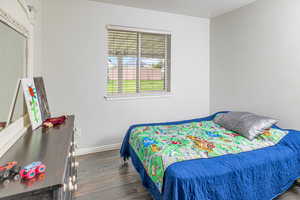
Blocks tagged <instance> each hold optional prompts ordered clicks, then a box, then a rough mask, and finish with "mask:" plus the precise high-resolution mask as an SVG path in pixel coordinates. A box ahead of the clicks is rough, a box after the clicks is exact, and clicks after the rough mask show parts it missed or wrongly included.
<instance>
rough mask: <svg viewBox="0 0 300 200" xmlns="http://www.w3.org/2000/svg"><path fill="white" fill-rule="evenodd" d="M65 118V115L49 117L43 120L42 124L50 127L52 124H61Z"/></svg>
mask: <svg viewBox="0 0 300 200" xmlns="http://www.w3.org/2000/svg"><path fill="white" fill-rule="evenodd" d="M66 119H67V117H66V116H61V117H54V118H49V119H47V120H46V121H44V122H43V126H44V127H46V128H51V127H53V126H56V125H60V124H63V123H64V122H65V121H66Z"/></svg>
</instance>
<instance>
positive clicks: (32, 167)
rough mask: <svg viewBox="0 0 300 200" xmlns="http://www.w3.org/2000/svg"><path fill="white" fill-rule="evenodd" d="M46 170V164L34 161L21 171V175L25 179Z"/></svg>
mask: <svg viewBox="0 0 300 200" xmlns="http://www.w3.org/2000/svg"><path fill="white" fill-rule="evenodd" d="M45 171H46V165H44V164H43V163H42V162H40V161H38V162H33V163H31V164H29V165H27V166H25V167H23V169H22V170H21V171H20V175H21V177H22V178H23V179H32V178H34V177H35V176H36V175H37V174H41V173H44V172H45Z"/></svg>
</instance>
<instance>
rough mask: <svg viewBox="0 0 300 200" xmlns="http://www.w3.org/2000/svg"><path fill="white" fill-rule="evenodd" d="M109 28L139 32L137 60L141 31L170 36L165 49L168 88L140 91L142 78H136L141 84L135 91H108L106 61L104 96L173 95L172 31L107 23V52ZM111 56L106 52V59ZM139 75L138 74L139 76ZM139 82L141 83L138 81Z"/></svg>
mask: <svg viewBox="0 0 300 200" xmlns="http://www.w3.org/2000/svg"><path fill="white" fill-rule="evenodd" d="M109 30H116V31H118V30H119V31H129V32H137V33H138V35H139V37H138V41H137V42H138V46H139V47H138V55H139V56H138V57H137V60H140V59H141V46H140V45H141V33H149V34H151V33H152V34H160V35H166V38H168V42H167V44H168V47H167V48H166V49H165V50H166V51H168V54H167V55H168V57H167V64H166V65H167V67H166V68H165V69H166V70H165V71H166V72H165V74H166V76H165V77H164V79H163V80H164V84H165V85H167V88H166V90H161V91H148V92H140V91H139V90H140V81H141V80H140V79H136V82H137V84H138V85H139V86H138V87H139V89H137V91H136V92H135V93H122V94H120V93H116V94H111V93H109V92H108V89H107V87H108V85H107V84H108V70H107V69H108V64H107V63H106V73H105V74H106V77H105V95H104V98H105V99H106V100H127V99H141V98H157V97H169V96H172V93H171V56H172V48H171V47H172V45H171V43H172V33H171V32H170V31H165V30H154V29H147V28H136V27H127V26H118V25H106V52H108V49H109V46H108V31H109ZM108 57H109V55H108V53H107V54H106V59H107V58H108ZM139 65H140V61H138V64H137V66H136V67H137V72H138V71H140V66H139ZM138 76H139V75H137V77H138ZM138 82H139V83H138Z"/></svg>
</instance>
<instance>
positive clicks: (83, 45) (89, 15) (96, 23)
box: [42, 0, 209, 147]
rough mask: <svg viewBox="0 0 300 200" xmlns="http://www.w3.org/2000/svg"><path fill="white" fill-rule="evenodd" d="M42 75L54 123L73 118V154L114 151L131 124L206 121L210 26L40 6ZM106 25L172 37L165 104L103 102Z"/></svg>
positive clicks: (63, 1) (93, 8) (58, 2)
mask: <svg viewBox="0 0 300 200" xmlns="http://www.w3.org/2000/svg"><path fill="white" fill-rule="evenodd" d="M43 4H44V5H43V17H42V20H43V28H42V31H43V59H42V60H43V68H42V69H43V70H42V74H43V76H44V77H45V82H46V88H47V93H48V100H49V103H50V109H51V111H52V112H53V114H54V115H59V114H64V113H74V114H75V115H76V118H77V126H78V127H79V128H80V129H81V133H82V137H81V138H80V140H79V145H80V147H97V146H104V145H110V144H117V143H120V142H121V141H122V139H123V136H124V134H125V132H126V130H127V129H128V127H129V126H130V125H132V124H136V123H144V122H160V121H172V120H183V119H189V118H194V117H200V116H205V115H207V114H208V113H209V20H208V19H201V18H196V17H188V16H182V15H175V14H168V13H163V12H155V11H150V10H143V9H137V8H129V7H123V6H116V5H110V4H104V3H98V2H93V1H87V0H51V1H50V0H49V1H43ZM107 24H112V25H123V26H133V27H141V28H143V27H145V28H151V29H163V30H169V31H171V32H172V34H173V35H172V75H171V76H172V77H171V79H172V85H171V87H172V93H173V96H171V97H164V98H152V99H134V100H127V101H106V100H105V99H104V95H105V88H106V71H107V44H106V43H107V42H106V28H105V26H106V25H107Z"/></svg>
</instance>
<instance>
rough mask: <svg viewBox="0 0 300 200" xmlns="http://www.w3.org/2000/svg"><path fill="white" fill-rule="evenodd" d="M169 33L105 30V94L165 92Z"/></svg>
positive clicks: (167, 86) (167, 79) (167, 76)
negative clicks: (106, 48)
mask: <svg viewBox="0 0 300 200" xmlns="http://www.w3.org/2000/svg"><path fill="white" fill-rule="evenodd" d="M169 60H170V35H165V34H153V33H143V32H133V31H122V30H113V29H108V79H107V94H108V95H110V96H112V95H120V94H133V93H147V92H161V91H169V89H170V87H169V77H170V72H169V71H170V70H169V69H170V68H169V67H170V61H169Z"/></svg>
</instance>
